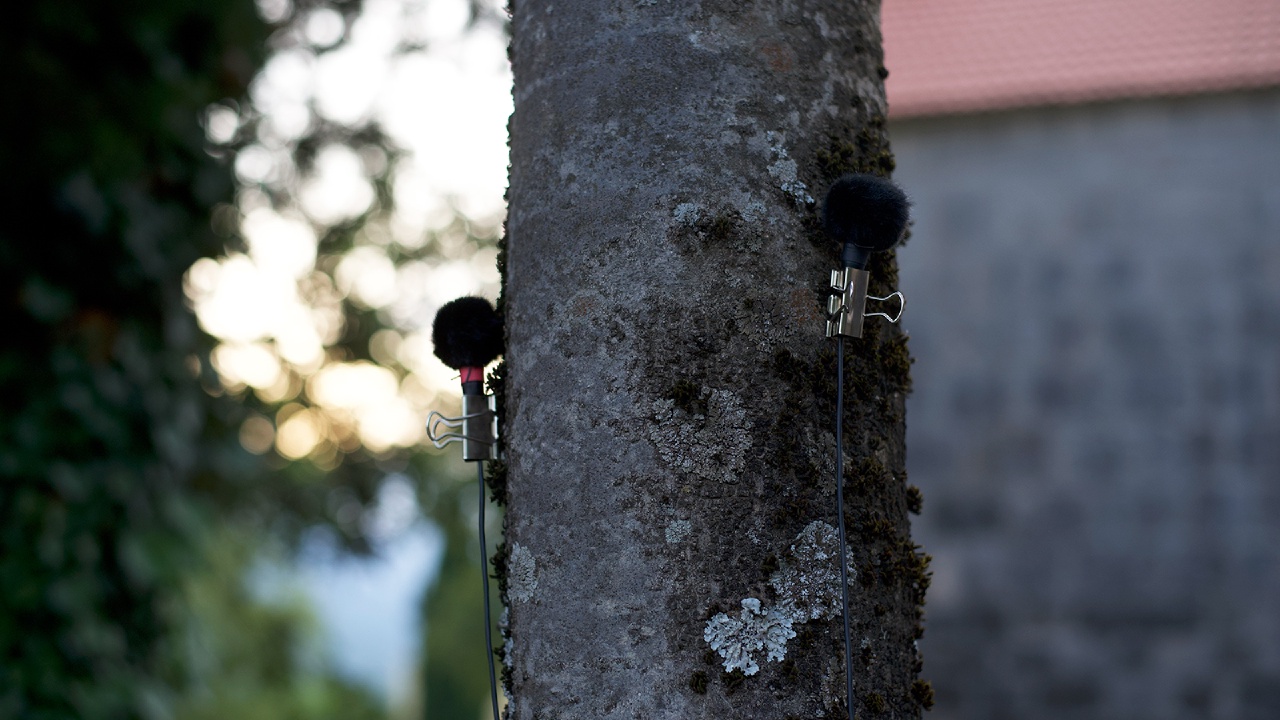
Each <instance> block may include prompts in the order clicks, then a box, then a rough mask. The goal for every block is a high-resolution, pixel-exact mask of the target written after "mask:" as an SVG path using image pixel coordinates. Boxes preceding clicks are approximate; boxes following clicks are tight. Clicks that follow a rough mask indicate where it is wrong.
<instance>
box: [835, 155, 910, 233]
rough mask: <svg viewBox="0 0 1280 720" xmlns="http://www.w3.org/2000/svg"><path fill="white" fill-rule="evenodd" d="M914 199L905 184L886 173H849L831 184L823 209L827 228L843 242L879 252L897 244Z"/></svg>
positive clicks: (905, 225)
mask: <svg viewBox="0 0 1280 720" xmlns="http://www.w3.org/2000/svg"><path fill="white" fill-rule="evenodd" d="M909 208H910V203H909V202H908V201H907V196H906V194H905V193H903V192H902V190H901V188H899V187H898V186H897V185H895V184H893V182H892V181H890V180H886V179H885V178H882V177H877V176H875V175H866V174H850V175H845V176H844V177H842V178H840V179H839V180H837V181H836V182H835V184H834V185H832V186H831V190H830V191H828V192H827V201H826V203H825V205H824V206H823V209H822V222H823V225H824V226H825V227H826V229H827V232H828V233H830V234H831V236H832V237H833V238H835V239H836V241H838V242H840V243H841V244H848V243H852V244H854V245H857V246H858V247H860V248H864V249H866V250H871V251H873V252H879V251H882V250H888V249H889V248H891V247H893V246H894V245H896V244H897V242H898V240H899V239H900V238H901V237H902V232H903V230H905V229H906V227H907V220H908V218H909Z"/></svg>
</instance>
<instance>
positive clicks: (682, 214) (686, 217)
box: [671, 202, 702, 225]
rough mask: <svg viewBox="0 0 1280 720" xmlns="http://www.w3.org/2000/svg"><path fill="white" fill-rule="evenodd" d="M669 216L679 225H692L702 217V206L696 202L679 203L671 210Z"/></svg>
mask: <svg viewBox="0 0 1280 720" xmlns="http://www.w3.org/2000/svg"><path fill="white" fill-rule="evenodd" d="M671 217H673V218H675V221H676V222H678V223H680V224H681V225H692V224H694V223H696V222H698V220H699V218H701V217H702V207H701V206H700V205H698V203H691V202H687V203H680V204H679V205H677V206H676V209H675V210H674V211H672V213H671Z"/></svg>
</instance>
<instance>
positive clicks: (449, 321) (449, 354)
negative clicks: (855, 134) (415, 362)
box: [431, 296, 502, 370]
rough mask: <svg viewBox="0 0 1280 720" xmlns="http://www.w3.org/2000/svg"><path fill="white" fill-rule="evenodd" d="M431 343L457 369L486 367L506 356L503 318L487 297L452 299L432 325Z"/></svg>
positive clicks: (439, 355)
mask: <svg viewBox="0 0 1280 720" xmlns="http://www.w3.org/2000/svg"><path fill="white" fill-rule="evenodd" d="M431 342H432V344H434V345H435V353H436V357H438V358H440V360H441V361H442V362H444V364H445V365H448V366H449V367H451V368H453V369H454V370H457V369H459V368H464V367H484V366H485V365H488V364H489V363H491V362H493V361H494V359H496V358H497V357H498V356H499V355H501V354H502V318H500V317H498V313H497V311H495V310H494V309H493V306H492V305H490V304H489V301H488V300H485V299H484V298H481V297H471V296H468V297H460V298H458V299H456V300H450V301H449V302H447V303H445V304H444V306H443V307H441V308H440V311H439V312H437V313H436V319H435V321H434V322H432V323H431Z"/></svg>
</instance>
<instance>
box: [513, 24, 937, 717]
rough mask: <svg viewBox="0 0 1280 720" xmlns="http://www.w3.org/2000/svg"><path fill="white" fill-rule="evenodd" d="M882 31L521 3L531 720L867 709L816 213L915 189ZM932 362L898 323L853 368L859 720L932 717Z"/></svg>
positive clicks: (521, 582)
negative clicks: (859, 187)
mask: <svg viewBox="0 0 1280 720" xmlns="http://www.w3.org/2000/svg"><path fill="white" fill-rule="evenodd" d="M878 13H879V6H878V3H874V2H854V1H853V0H846V1H844V2H838V3H824V2H814V1H812V0H798V1H792V2H788V1H785V0H760V1H757V2H742V0H723V1H721V0H703V1H702V2H697V1H691V2H677V1H675V0H639V1H638V2H625V3H624V2H617V1H606V0H567V1H565V2H553V1H550V0H518V2H517V3H516V4H515V7H514V10H513V26H512V27H513V42H512V53H513V64H514V73H515V91H514V92H515V114H514V115H513V117H512V122H511V164H512V168H511V188H510V198H509V199H510V214H509V220H508V234H507V239H506V247H505V251H504V261H503V264H504V277H505V295H504V300H503V303H502V305H503V310H504V313H505V319H506V327H507V335H508V344H507V355H506V371H505V373H506V381H505V387H504V389H503V390H502V391H501V392H502V395H503V401H504V403H503V404H504V407H505V409H504V411H503V415H504V417H503V422H504V427H505V433H506V441H505V442H506V453H507V460H508V463H507V469H506V477H505V478H503V477H501V473H499V477H496V478H494V480H495V485H496V487H499V488H502V487H503V486H505V494H506V499H507V500H508V507H507V516H506V522H507V536H506V546H505V548H504V551H503V552H502V553H500V557H499V558H498V559H497V565H498V566H499V569H500V572H501V573H502V574H503V576H504V577H503V578H502V579H503V587H504V591H505V592H504V601H505V602H506V604H507V606H508V608H509V622H508V631H509V642H508V644H507V651H506V653H505V655H506V657H505V662H506V664H507V666H508V668H509V671H508V673H507V674H506V675H507V676H506V683H507V691H508V693H509V695H510V697H511V698H512V705H513V706H512V712H511V714H510V717H513V718H519V719H520V720H534V719H535V718H537V719H540V720H553V719H559V720H569V719H571V718H583V719H586V718H590V719H591V720H598V719H599V718H644V719H645V720H653V719H655V718H694V717H699V718H701V717H719V718H753V719H754V718H777V719H778V720H782V719H783V718H788V717H796V718H811V717H839V716H842V715H843V714H844V713H845V705H844V696H845V690H844V689H845V673H844V644H843V635H842V631H841V610H840V607H839V592H840V590H839V568H838V562H837V561H836V560H835V555H834V553H835V552H836V549H837V545H836V541H835V540H834V539H833V538H834V530H833V528H834V526H835V524H836V510H835V478H834V475H835V459H834V458H835V432H834V429H835V394H836V393H835V384H836V365H835V355H836V353H835V341H833V340H828V339H827V338H826V337H825V336H824V322H823V321H824V314H823V313H824V306H825V300H826V295H827V290H826V286H827V284H828V280H829V272H830V270H832V269H834V268H835V267H836V265H837V263H838V248H837V247H836V245H835V244H834V242H833V241H831V240H829V239H828V238H826V237H824V236H823V233H822V231H821V229H820V223H819V222H818V206H819V204H820V202H821V198H822V195H823V194H824V193H825V191H826V187H827V186H828V185H829V184H830V183H831V181H833V180H834V179H835V178H836V177H838V176H840V175H841V174H843V173H845V172H851V171H861V172H877V173H880V174H887V173H888V172H890V171H891V170H892V166H893V160H892V156H891V155H890V153H889V150H888V145H887V141H886V138H885V135H884V121H885V112H886V105H885V99H884V89H883V82H882V78H883V76H884V75H885V72H884V68H883V64H882V62H883V55H882V52H881V49H880V34H879V29H878ZM815 199H816V200H817V202H815ZM870 270H871V272H872V274H873V277H874V278H875V280H874V281H873V284H872V288H871V290H872V294H886V293H887V291H888V289H889V288H891V287H892V286H893V285H894V284H896V282H897V270H896V264H895V261H894V258H893V254H892V253H881V254H879V255H878V256H877V257H876V259H875V260H873V262H872V265H871V267H870ZM909 364H910V360H909V357H908V355H907V350H906V345H905V337H904V336H903V335H902V334H901V333H900V331H898V330H897V328H896V327H894V326H891V325H886V324H884V323H883V321H881V320H876V319H869V320H868V322H867V327H866V330H865V332H864V336H863V338H862V339H860V340H852V341H848V342H847V346H846V372H845V377H846V388H845V393H846V398H847V403H846V409H845V417H844V423H845V425H844V439H845V448H844V451H845V457H846V466H845V467H846V470H845V481H846V486H845V487H846V497H847V499H848V503H849V505H848V508H847V510H846V519H847V522H848V528H849V542H848V546H849V550H850V553H851V554H850V558H849V565H850V567H851V569H852V570H853V572H854V573H855V574H854V575H852V576H851V577H850V603H851V613H850V618H851V622H852V629H853V647H854V658H853V663H854V687H855V697H854V703H855V709H856V710H857V711H858V712H859V715H860V716H861V717H874V716H877V715H880V714H883V715H884V716H887V717H915V716H917V715H918V714H919V708H920V706H921V705H922V704H927V703H928V702H930V701H931V698H930V695H931V690H930V689H929V688H928V685H927V684H926V683H923V682H921V681H918V680H916V676H917V673H918V671H919V659H918V655H917V651H916V648H915V640H916V638H917V637H918V636H919V632H920V631H919V627H920V603H921V602H922V599H923V593H924V588H925V585H926V584H927V572H926V569H925V564H926V562H927V558H926V557H925V556H923V555H921V554H919V553H918V552H917V548H916V547H915V546H914V545H913V544H912V542H911V540H910V535H909V522H908V519H907V513H908V509H909V507H912V506H914V505H918V502H919V498H918V495H917V494H916V493H915V491H914V490H912V489H909V488H908V486H907V485H906V483H905V480H906V478H905V469H904V433H905V424H904V417H903V412H904V399H905V395H906V393H907V391H908V389H909V388H908V385H909V378H908V367H909ZM500 494H501V493H500ZM713 643H714V644H715V645H716V646H717V648H718V650H719V651H717V650H715V649H713V647H712V645H713ZM757 646H759V647H757Z"/></svg>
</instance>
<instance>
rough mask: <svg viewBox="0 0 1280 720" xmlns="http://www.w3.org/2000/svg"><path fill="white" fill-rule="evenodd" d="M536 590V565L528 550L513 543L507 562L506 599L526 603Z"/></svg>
mask: <svg viewBox="0 0 1280 720" xmlns="http://www.w3.org/2000/svg"><path fill="white" fill-rule="evenodd" d="M537 589H538V563H537V561H535V560H534V559H533V553H531V552H529V549H528V548H526V547H524V546H523V545H521V544H520V543H515V544H513V545H512V546H511V557H510V558H509V559H508V560H507V597H508V598H509V599H511V600H512V601H514V602H528V601H529V600H532V599H533V591H534V590H537Z"/></svg>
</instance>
